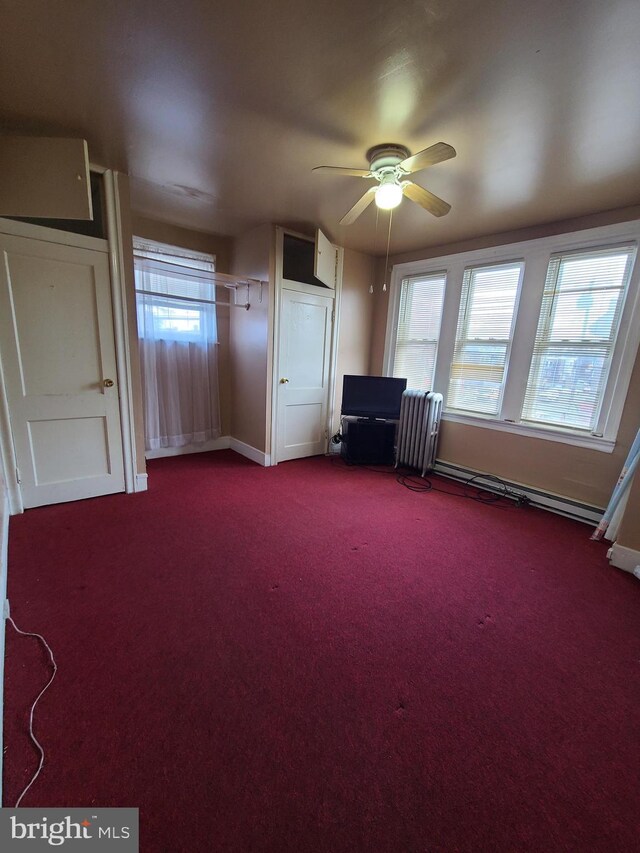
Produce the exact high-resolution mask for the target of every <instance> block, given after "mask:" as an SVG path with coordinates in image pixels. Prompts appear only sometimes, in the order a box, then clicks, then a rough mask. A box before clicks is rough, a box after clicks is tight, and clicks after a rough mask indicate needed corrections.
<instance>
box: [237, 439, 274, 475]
mask: <svg viewBox="0 0 640 853" xmlns="http://www.w3.org/2000/svg"><path fill="white" fill-rule="evenodd" d="M229 447H230V448H231V450H235V452H236V453H239V454H240V455H241V456H246V458H247V459H251V461H252V462H257V463H258V465H262V467H263V468H268V467H269V466H270V465H271V456H270V455H269V454H268V453H263V452H262V451H261V450H258V449H257V447H252V446H251V445H250V444H245V442H244V441H240V439H238V438H233V437H231V439H230V442H229Z"/></svg>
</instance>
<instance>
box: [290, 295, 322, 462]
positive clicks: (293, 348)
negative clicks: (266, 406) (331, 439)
mask: <svg viewBox="0 0 640 853" xmlns="http://www.w3.org/2000/svg"><path fill="white" fill-rule="evenodd" d="M332 312H333V299H332V298H331V297H328V296H317V295H315V294H311V293H301V292H298V291H295V290H283V291H282V301H281V314H280V340H279V346H278V352H279V368H280V370H279V373H280V378H279V380H278V392H277V421H276V423H277V461H278V462H284V461H285V460H287V459H300V458H302V457H304V456H317V455H319V454H321V453H324V451H325V449H326V444H327V435H326V428H327V426H326V425H327V417H328V403H329V393H328V392H329V365H330V361H331V325H332Z"/></svg>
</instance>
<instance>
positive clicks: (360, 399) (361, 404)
mask: <svg viewBox="0 0 640 853" xmlns="http://www.w3.org/2000/svg"><path fill="white" fill-rule="evenodd" d="M406 387H407V380H406V379H397V378H396V377H394V376H350V375H347V376H345V377H344V381H343V384H342V409H341V413H342V414H343V415H352V416H355V417H358V418H369V419H371V420H373V419H377V418H379V419H384V420H396V419H397V418H399V417H400V403H401V402H402V393H403V391H404V390H405V388H406Z"/></svg>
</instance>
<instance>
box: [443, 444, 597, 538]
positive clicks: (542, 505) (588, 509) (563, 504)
mask: <svg viewBox="0 0 640 853" xmlns="http://www.w3.org/2000/svg"><path fill="white" fill-rule="evenodd" d="M434 474H441V475H442V476H443V477H448V478H449V479H451V480H458V481H459V482H462V483H466V482H467V481H468V480H470V479H471V478H473V484H474V486H476V487H477V488H480V489H485V490H486V491H488V492H495V493H496V494H502V492H503V488H502V487H503V486H506V487H507V488H508V489H510V490H511V491H514V492H518V493H519V494H523V495H526V496H527V497H528V498H529V500H530V502H531V505H532V506H536V507H538V508H539V509H546V510H549V512H555V513H556V514H557V515H564V516H566V517H567V518H572V519H574V520H575V521H583V522H584V523H585V524H591V525H595V524H597V523H598V522H599V521H600V519H601V518H602V513H603V512H604V510H603V509H602V508H601V507H596V506H592V505H591V504H585V503H582V502H580V501H576V500H573V499H572V498H566V497H563V496H562V495H556V494H553V493H552V492H544V491H542V489H536V488H534V487H533V486H527V485H524V484H523V483H514V482H512V481H511V480H505V479H503V478H502V477H501V478H500V481H499V483H497V482H496V480H495V479H494V477H493V475H492V474H487V473H486V472H482V471H475V470H474V469H472V468H464V467H463V466H461V465H454V464H453V463H452V462H445V461H444V460H442V459H438V460H437V461H436V463H435V465H434Z"/></svg>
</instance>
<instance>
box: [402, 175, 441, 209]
mask: <svg viewBox="0 0 640 853" xmlns="http://www.w3.org/2000/svg"><path fill="white" fill-rule="evenodd" d="M402 192H403V193H404V194H405V195H406V196H407V198H410V199H411V201H415V202H416V204H419V205H420V207H424V209H425V210H428V211H429V213H432V214H433V215H434V216H444V215H445V213H449V211H450V210H451V205H450V204H447V202H446V201H443V200H442V199H441V198H438V196H437V195H434V194H433V193H430V192H429V190H425V189H424V187H419V186H418V185H417V184H413V183H411V181H407V183H406V185H405V186H404V187H403V188H402Z"/></svg>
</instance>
